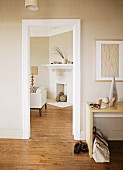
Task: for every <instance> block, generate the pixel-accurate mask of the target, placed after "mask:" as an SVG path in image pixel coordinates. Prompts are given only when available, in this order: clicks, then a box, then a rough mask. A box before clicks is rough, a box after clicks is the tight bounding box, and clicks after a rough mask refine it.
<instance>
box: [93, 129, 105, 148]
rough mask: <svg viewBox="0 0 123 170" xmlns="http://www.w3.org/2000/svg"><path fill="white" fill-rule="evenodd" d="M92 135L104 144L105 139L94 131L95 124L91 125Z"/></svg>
mask: <svg viewBox="0 0 123 170" xmlns="http://www.w3.org/2000/svg"><path fill="white" fill-rule="evenodd" d="M93 135H94V137H97V138H98V139H99V140H100V141H101V142H102V143H103V144H104V145H106V143H105V142H104V141H105V139H104V138H103V137H102V136H101V135H99V134H98V133H97V132H96V127H95V126H94V127H93ZM103 140H104V141H103ZM106 146H107V145H106ZM107 147H108V146H107Z"/></svg>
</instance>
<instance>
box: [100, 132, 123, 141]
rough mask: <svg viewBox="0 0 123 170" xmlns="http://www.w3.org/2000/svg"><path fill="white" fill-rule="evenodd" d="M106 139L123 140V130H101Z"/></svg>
mask: <svg viewBox="0 0 123 170" xmlns="http://www.w3.org/2000/svg"><path fill="white" fill-rule="evenodd" d="M101 132H102V134H103V135H104V136H105V138H106V139H107V140H123V130H102V131H101Z"/></svg>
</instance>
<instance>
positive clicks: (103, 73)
mask: <svg viewBox="0 0 123 170" xmlns="http://www.w3.org/2000/svg"><path fill="white" fill-rule="evenodd" d="M95 48H96V54H95V55H96V59H95V60H96V66H95V67H96V68H95V69H96V72H95V79H96V81H111V80H112V77H115V80H116V81H123V40H96V41H95Z"/></svg>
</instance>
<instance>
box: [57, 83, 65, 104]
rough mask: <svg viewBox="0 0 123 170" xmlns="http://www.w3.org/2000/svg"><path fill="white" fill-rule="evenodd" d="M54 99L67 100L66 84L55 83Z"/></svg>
mask: <svg viewBox="0 0 123 170" xmlns="http://www.w3.org/2000/svg"><path fill="white" fill-rule="evenodd" d="M56 101H57V102H67V84H66V83H56Z"/></svg>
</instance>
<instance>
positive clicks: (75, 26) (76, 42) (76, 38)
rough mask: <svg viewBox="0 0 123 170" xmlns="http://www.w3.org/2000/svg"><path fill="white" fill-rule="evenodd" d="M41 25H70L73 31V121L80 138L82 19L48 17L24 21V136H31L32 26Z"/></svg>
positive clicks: (74, 132)
mask: <svg viewBox="0 0 123 170" xmlns="http://www.w3.org/2000/svg"><path fill="white" fill-rule="evenodd" d="M38 26H39V27H41V26H51V27H58V26H59V27H61V26H62V27H63V26H64V27H66V26H67V27H69V29H71V30H72V31H73V116H72V117H73V122H72V129H73V135H74V139H80V20H78V19H74V20H72V19H47V20H23V21H22V46H23V48H22V56H23V61H22V62H23V63H22V66H23V68H22V71H23V73H22V75H23V76H22V108H23V110H22V113H23V129H24V130H23V138H25V139H28V138H29V137H30V93H29V86H30V81H29V80H30V78H29V77H30V31H29V30H30V28H31V27H38Z"/></svg>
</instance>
